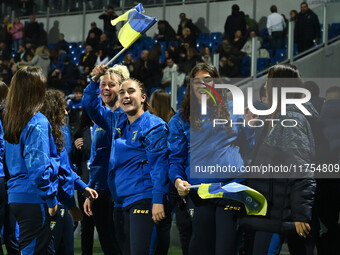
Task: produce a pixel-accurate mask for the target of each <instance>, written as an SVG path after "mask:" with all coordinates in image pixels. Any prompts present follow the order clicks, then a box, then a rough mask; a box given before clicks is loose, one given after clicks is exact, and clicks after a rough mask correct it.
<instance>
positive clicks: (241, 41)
mask: <svg viewBox="0 0 340 255" xmlns="http://www.w3.org/2000/svg"><path fill="white" fill-rule="evenodd" d="M246 42H247V36H243V35H242V32H241V30H237V31H236V32H235V36H234V40H232V41H231V44H232V45H234V47H235V48H236V49H238V50H241V49H242V48H243V46H244V45H245V43H246Z"/></svg>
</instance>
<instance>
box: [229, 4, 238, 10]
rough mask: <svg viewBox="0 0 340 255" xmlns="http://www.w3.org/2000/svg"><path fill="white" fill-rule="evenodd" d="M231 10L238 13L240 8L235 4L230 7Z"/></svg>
mask: <svg viewBox="0 0 340 255" xmlns="http://www.w3.org/2000/svg"><path fill="white" fill-rule="evenodd" d="M231 9H232V10H233V11H239V10H240V6H238V5H237V4H233V6H232V7H231Z"/></svg>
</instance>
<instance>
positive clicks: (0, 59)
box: [0, 41, 11, 65]
mask: <svg viewBox="0 0 340 255" xmlns="http://www.w3.org/2000/svg"><path fill="white" fill-rule="evenodd" d="M10 59H11V52H10V50H9V48H8V46H7V45H6V43H5V42H3V41H2V42H0V65H7V64H8V63H7V62H9V61H10Z"/></svg>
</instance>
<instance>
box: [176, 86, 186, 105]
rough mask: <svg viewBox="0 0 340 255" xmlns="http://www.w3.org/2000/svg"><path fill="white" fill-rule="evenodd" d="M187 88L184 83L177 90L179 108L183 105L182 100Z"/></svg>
mask: <svg viewBox="0 0 340 255" xmlns="http://www.w3.org/2000/svg"><path fill="white" fill-rule="evenodd" d="M186 90H187V86H185V85H182V86H181V87H179V89H178V91H177V109H179V108H180V107H181V106H182V101H183V99H184V97H185V92H186Z"/></svg>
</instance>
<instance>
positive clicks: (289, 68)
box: [266, 64, 303, 132]
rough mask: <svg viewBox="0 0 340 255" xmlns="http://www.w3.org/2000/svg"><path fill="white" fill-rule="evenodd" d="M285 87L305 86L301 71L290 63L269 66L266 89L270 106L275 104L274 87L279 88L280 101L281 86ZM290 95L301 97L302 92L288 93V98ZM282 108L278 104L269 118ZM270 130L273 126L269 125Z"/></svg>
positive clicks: (279, 99)
mask: <svg viewBox="0 0 340 255" xmlns="http://www.w3.org/2000/svg"><path fill="white" fill-rule="evenodd" d="M283 87H299V88H302V87H303V83H302V81H301V78H300V73H299V71H298V70H297V68H296V66H294V65H290V64H278V65H275V66H272V67H271V68H269V71H268V79H267V89H266V92H267V102H268V108H269V107H271V106H272V104H273V93H272V91H273V88H277V96H278V102H281V88H283ZM288 97H289V98H301V93H289V94H288V95H287V98H288ZM280 110H281V105H280V104H278V105H277V108H276V110H275V111H274V112H273V113H272V114H271V115H270V116H269V118H270V119H275V115H276V114H277V112H279V111H280ZM267 118H268V117H267ZM268 123H269V122H268ZM270 130H271V126H270V125H267V132H269V131H270Z"/></svg>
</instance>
